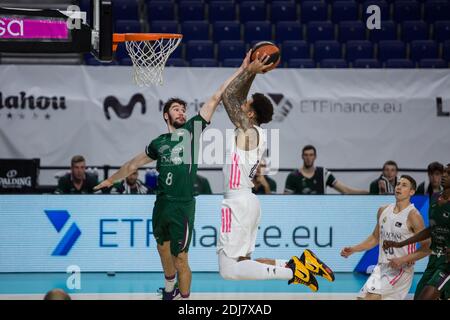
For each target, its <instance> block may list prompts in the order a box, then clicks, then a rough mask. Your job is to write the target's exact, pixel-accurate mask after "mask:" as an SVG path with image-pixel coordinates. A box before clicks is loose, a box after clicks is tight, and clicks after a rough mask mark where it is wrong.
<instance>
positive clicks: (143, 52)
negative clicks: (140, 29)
mask: <svg viewBox="0 0 450 320" xmlns="http://www.w3.org/2000/svg"><path fill="white" fill-rule="evenodd" d="M181 38H183V36H182V35H181V34H173V33H114V35H113V51H114V52H115V51H116V49H117V45H118V44H119V43H120V42H125V46H126V48H127V52H128V55H129V56H130V58H131V61H132V62H133V74H134V75H133V78H134V81H135V82H136V84H137V85H139V86H147V87H149V86H151V85H155V84H157V85H162V84H163V71H164V67H165V66H166V62H167V59H168V58H169V56H170V54H171V53H172V52H173V51H175V49H176V48H177V47H178V45H179V44H180V42H181Z"/></svg>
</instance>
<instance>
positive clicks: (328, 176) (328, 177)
mask: <svg viewBox="0 0 450 320" xmlns="http://www.w3.org/2000/svg"><path fill="white" fill-rule="evenodd" d="M324 171H325V172H324V174H325V185H327V186H329V187H332V186H333V185H334V184H335V183H336V181H337V180H336V178H335V177H334V175H333V174H332V173H331V171H328V170H327V169H324Z"/></svg>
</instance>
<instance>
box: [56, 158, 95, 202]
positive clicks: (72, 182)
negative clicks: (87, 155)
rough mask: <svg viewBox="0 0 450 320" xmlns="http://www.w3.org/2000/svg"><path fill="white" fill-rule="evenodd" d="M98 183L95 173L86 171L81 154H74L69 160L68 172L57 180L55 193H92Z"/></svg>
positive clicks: (84, 161)
mask: <svg viewBox="0 0 450 320" xmlns="http://www.w3.org/2000/svg"><path fill="white" fill-rule="evenodd" d="M97 183H98V177H97V175H95V174H93V173H90V172H86V160H85V159H84V157H83V156H74V157H73V158H72V161H71V166H70V173H68V174H66V175H64V176H62V177H61V178H59V180H58V187H57V188H56V191H55V193H58V194H85V193H93V189H94V187H95V186H96V185H97Z"/></svg>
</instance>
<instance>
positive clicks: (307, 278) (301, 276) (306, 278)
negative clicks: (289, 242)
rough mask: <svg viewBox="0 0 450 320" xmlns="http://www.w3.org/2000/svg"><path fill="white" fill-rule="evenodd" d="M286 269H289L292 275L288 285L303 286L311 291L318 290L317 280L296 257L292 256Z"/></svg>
mask: <svg viewBox="0 0 450 320" xmlns="http://www.w3.org/2000/svg"><path fill="white" fill-rule="evenodd" d="M287 267H289V268H291V269H292V272H293V274H294V276H293V277H292V279H291V280H289V281H288V284H291V283H293V284H304V285H305V286H307V287H308V288H310V289H311V290H312V291H317V290H319V284H318V283H317V279H316V278H315V277H314V275H313V274H312V273H310V272H309V270H308V269H307V268H306V266H305V265H304V264H303V262H301V261H300V260H299V259H298V258H297V257H296V256H293V257H292V258H291V260H289V262H288V263H287Z"/></svg>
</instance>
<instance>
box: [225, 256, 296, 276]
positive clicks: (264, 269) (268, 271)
mask: <svg viewBox="0 0 450 320" xmlns="http://www.w3.org/2000/svg"><path fill="white" fill-rule="evenodd" d="M219 271H220V274H221V275H222V277H223V278H224V279H230V280H269V279H278V280H291V279H292V277H293V273H292V270H291V269H290V268H285V267H278V266H272V265H269V264H265V263H259V262H257V261H254V260H243V261H240V262H237V260H236V259H233V258H229V257H227V256H226V255H225V254H223V253H221V254H220V255H219Z"/></svg>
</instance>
